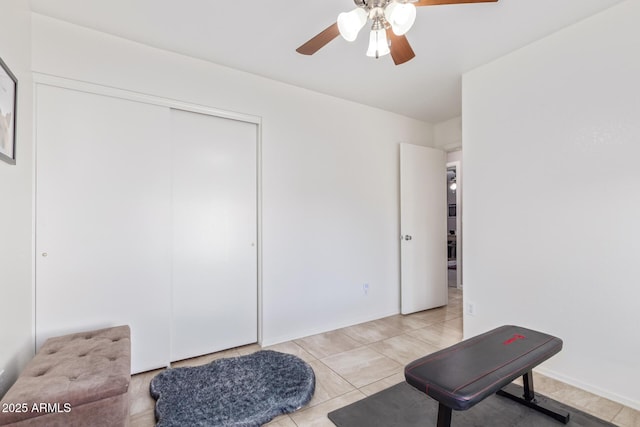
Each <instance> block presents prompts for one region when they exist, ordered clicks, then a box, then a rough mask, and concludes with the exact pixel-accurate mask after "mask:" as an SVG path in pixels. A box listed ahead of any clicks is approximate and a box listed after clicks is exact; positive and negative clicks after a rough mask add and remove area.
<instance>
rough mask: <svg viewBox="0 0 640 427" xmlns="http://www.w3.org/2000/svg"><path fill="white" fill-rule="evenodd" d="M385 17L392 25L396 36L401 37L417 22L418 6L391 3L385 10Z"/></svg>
mask: <svg viewBox="0 0 640 427" xmlns="http://www.w3.org/2000/svg"><path fill="white" fill-rule="evenodd" d="M384 16H385V18H386V19H387V21H388V22H389V24H391V29H392V30H393V32H394V34H395V35H397V36H401V35H403V34H406V33H407V31H409V30H410V29H411V27H412V26H413V23H414V22H416V6H415V5H414V4H413V3H398V2H395V1H393V2H391V3H390V4H389V5H388V6H387V7H386V8H385V10H384Z"/></svg>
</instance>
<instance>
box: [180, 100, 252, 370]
mask: <svg viewBox="0 0 640 427" xmlns="http://www.w3.org/2000/svg"><path fill="white" fill-rule="evenodd" d="M171 124H172V128H173V137H172V141H173V143H172V145H173V224H174V225H173V337H172V346H171V348H172V351H171V360H181V359H185V358H189V357H193V356H197V355H200V354H205V353H211V352H214V351H218V350H222V349H227V348H231V347H237V346H240V345H244V344H249V343H254V342H256V341H257V240H256V239H257V172H256V165H257V161H256V155H257V152H256V150H257V126H256V125H255V124H251V123H245V122H240V121H235V120H229V119H223V118H219V117H213V116H208V115H203V114H197V113H190V112H185V111H180V110H171Z"/></svg>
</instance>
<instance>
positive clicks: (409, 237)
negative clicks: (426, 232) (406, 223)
mask: <svg viewBox="0 0 640 427" xmlns="http://www.w3.org/2000/svg"><path fill="white" fill-rule="evenodd" d="M411 239H413V237H411V236H410V235H408V234H407V235H406V236H404V240H411Z"/></svg>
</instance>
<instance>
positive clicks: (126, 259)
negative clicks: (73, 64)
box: [36, 85, 171, 372]
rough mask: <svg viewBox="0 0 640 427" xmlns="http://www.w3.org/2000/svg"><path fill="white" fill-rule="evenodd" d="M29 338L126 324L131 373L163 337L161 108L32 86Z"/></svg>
mask: <svg viewBox="0 0 640 427" xmlns="http://www.w3.org/2000/svg"><path fill="white" fill-rule="evenodd" d="M36 108H37V110H36V132H37V137H36V138H37V139H36V140H37V150H36V152H37V168H36V170H37V176H36V194H37V196H36V339H37V345H38V347H39V346H40V345H41V344H42V342H43V341H44V340H45V339H46V338H48V337H50V336H53V335H59V334H63V333H67V332H75V331H81V330H88V329H94V328H100V327H108V326H115V325H119V324H128V325H130V326H131V332H132V340H131V345H132V371H133V372H139V371H145V370H149V369H153V368H157V367H161V366H166V365H167V364H168V361H169V348H170V345H169V340H170V295H171V294H170V292H171V291H170V279H171V174H170V172H171V155H170V154H171V153H170V138H169V135H170V127H169V115H170V114H169V111H170V110H169V109H168V108H165V107H160V106H153V105H149V104H144V103H139V102H134V101H128V100H123V99H118V98H113V97H108V96H102V95H96V94H90V93H85V92H80V91H74V90H70V89H62V88H57V87H52V86H46V85H38V87H37V101H36Z"/></svg>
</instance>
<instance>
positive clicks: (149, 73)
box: [32, 15, 433, 344]
mask: <svg viewBox="0 0 640 427" xmlns="http://www.w3.org/2000/svg"><path fill="white" fill-rule="evenodd" d="M32 21H33V69H34V71H36V72H41V73H46V74H52V75H56V76H62V77H66V78H70V79H77V80H82V81H89V82H92V83H97V84H101V85H106V86H112V87H117V88H122V89H126V90H130V91H135V92H141V93H145V94H151V95H156V96H162V97H165V98H171V99H176V100H180V101H185V102H190V103H195V104H202V105H207V106H210V107H215V108H219V109H224V110H228V111H237V112H241V113H245V114H252V115H256V116H260V117H262V189H263V211H262V212H263V214H262V215H263V216H262V227H263V231H262V238H263V246H262V249H263V309H264V321H263V327H264V344H270V343H275V342H279V341H284V340H288V339H292V338H296V337H301V336H305V335H309V334H313V333H317V332H321V331H326V330H330V329H334V328H338V327H341V326H345V325H349V324H354V323H357V322H361V321H365V320H369V319H373V318H378V317H381V316H385V315H390V314H393V313H398V311H399V259H398V257H399V255H398V254H399V240H398V233H399V216H398V202H399V189H398V176H399V171H398V161H399V160H398V158H399V154H398V153H399V149H398V142H409V143H413V144H419V145H430V144H431V143H432V134H433V129H432V126H431V125H429V124H427V123H423V122H419V121H416V120H413V119H409V118H406V117H402V116H398V115H395V114H391V113H388V112H384V111H381V110H377V109H374V108H370V107H366V106H362V105H359V104H355V103H352V102H348V101H344V100H340V99H337V98H333V97H329V96H325V95H321V94H318V93H314V92H311V91H308V90H305V89H301V88H298V87H294V86H290V85H286V84H282V83H278V82H275V81H272V80H268V79H265V78H262V77H258V76H255V75H251V74H247V73H243V72H240V71H236V70H232V69H229V68H225V67H221V66H217V65H214V64H211V63H207V62H204V61H200V60H196V59H192V58H188V57H184V56H180V55H177V54H174V53H170V52H166V51H162V50H158V49H154V48H150V47H147V46H144V45H141V44H137V43H133V42H129V41H126V40H123V39H119V38H116V37H113V36H109V35H106V34H102V33H99V32H95V31H91V30H87V29H84V28H81V27H78V26H74V25H71V24H67V23H64V22H61V21H57V20H54V19H51V18H47V17H44V16H40V15H33V19H32ZM364 283H369V286H370V288H369V293H368V296H367V297H365V296H364V292H363V290H362V285H363V284H364Z"/></svg>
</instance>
